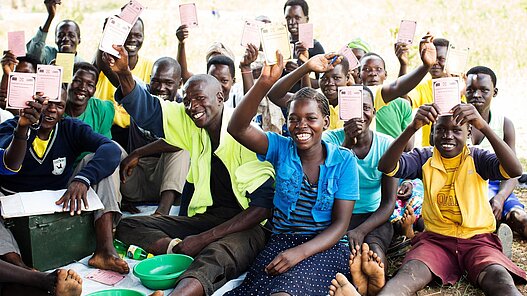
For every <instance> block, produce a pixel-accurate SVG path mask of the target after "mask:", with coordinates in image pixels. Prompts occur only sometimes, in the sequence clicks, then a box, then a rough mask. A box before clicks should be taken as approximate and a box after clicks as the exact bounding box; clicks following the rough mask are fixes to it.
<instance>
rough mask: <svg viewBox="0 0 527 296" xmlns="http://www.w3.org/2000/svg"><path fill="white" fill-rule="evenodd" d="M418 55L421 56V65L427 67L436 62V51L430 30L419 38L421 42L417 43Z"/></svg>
mask: <svg viewBox="0 0 527 296" xmlns="http://www.w3.org/2000/svg"><path fill="white" fill-rule="evenodd" d="M419 55H420V56H421V60H422V61H423V65H425V66H427V67H428V68H431V67H432V66H433V65H434V64H435V63H436V59H437V51H436V47H435V45H434V36H432V35H431V34H430V32H428V33H426V35H425V36H423V38H421V42H420V43H419Z"/></svg>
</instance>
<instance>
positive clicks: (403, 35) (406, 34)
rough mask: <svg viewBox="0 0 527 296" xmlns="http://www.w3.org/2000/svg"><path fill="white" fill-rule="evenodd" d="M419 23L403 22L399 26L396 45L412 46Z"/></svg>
mask: <svg viewBox="0 0 527 296" xmlns="http://www.w3.org/2000/svg"><path fill="white" fill-rule="evenodd" d="M416 27H417V22H415V21H407V20H402V21H401V25H400V26H399V33H398V34H397V41H396V43H404V44H412V42H413V40H414V35H415V29H416Z"/></svg>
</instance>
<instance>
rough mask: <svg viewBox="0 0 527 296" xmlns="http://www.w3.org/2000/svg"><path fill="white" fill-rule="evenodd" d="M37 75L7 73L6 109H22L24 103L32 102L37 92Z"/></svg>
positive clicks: (24, 105)
mask: <svg viewBox="0 0 527 296" xmlns="http://www.w3.org/2000/svg"><path fill="white" fill-rule="evenodd" d="M36 85H37V74H35V73H20V72H11V73H9V81H8V86H7V109H24V108H26V107H27V105H26V102H28V101H32V100H33V95H35V93H36V92H37V90H36Z"/></svg>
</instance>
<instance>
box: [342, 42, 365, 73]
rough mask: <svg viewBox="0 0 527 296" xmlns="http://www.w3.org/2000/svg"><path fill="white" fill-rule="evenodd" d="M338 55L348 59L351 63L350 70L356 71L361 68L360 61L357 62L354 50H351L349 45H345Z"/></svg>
mask: <svg viewBox="0 0 527 296" xmlns="http://www.w3.org/2000/svg"><path fill="white" fill-rule="evenodd" d="M338 54H340V55H343V56H345V57H346V59H347V60H348V63H349V69H350V70H355V69H356V68H358V67H359V66H360V62H359V60H357V57H356V56H355V54H354V53H353V50H352V49H351V48H349V47H348V46H347V45H344V46H343V47H342V48H341V49H340V50H339V51H338Z"/></svg>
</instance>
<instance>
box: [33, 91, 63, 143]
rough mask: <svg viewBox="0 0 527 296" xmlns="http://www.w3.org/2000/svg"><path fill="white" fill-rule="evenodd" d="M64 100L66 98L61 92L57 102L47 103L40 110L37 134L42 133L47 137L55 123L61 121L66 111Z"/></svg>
mask: <svg viewBox="0 0 527 296" xmlns="http://www.w3.org/2000/svg"><path fill="white" fill-rule="evenodd" d="M66 98H67V96H66V95H65V93H64V91H63V92H62V95H61V96H60V101H59V102H48V104H47V105H46V106H45V107H44V109H43V110H42V119H41V124H40V129H39V134H40V133H41V132H42V133H44V134H46V135H48V136H49V133H50V132H51V131H52V130H53V128H54V127H55V125H56V124H57V122H59V120H61V119H62V116H63V115H64V112H65V111H66Z"/></svg>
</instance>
